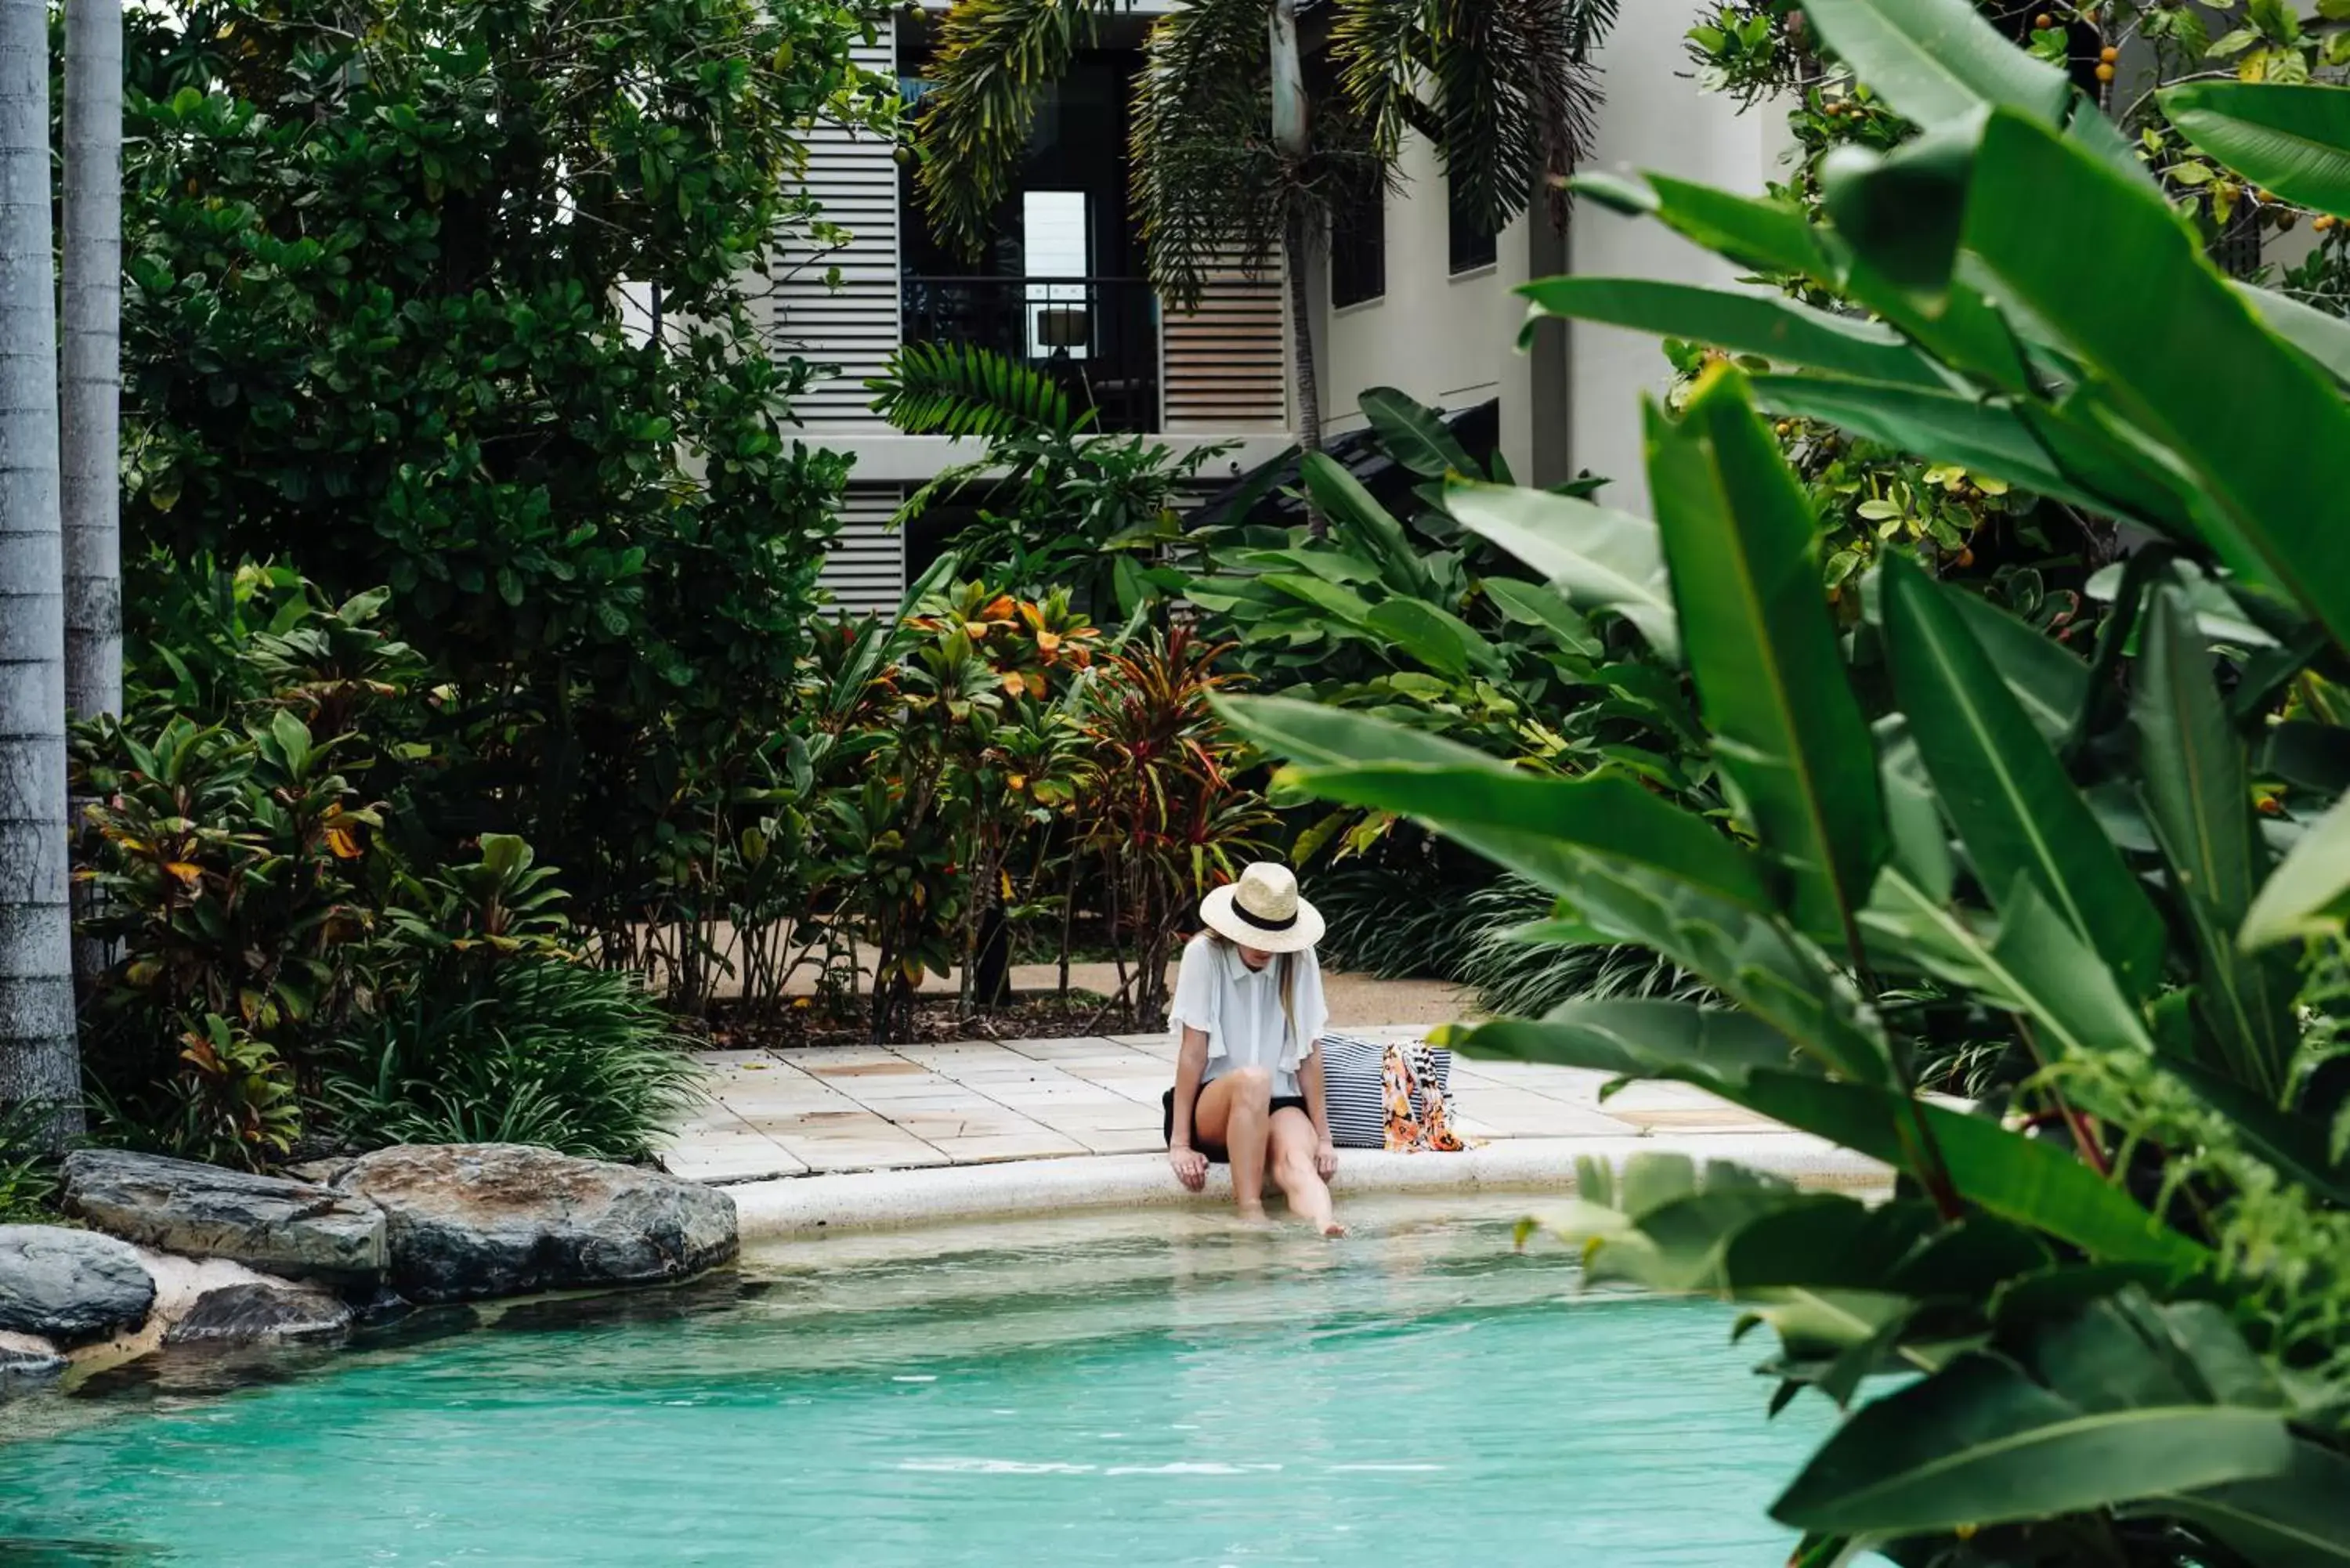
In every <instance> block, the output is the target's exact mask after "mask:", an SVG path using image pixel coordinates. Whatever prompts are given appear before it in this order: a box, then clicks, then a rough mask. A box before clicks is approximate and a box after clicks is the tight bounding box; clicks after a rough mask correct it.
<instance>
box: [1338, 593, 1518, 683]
mask: <svg viewBox="0 0 2350 1568" xmlns="http://www.w3.org/2000/svg"><path fill="white" fill-rule="evenodd" d="M1365 624H1366V625H1367V626H1368V627H1369V628H1371V629H1372V630H1374V631H1378V632H1381V633H1383V634H1385V635H1386V636H1388V637H1390V638H1393V639H1395V641H1396V643H1397V644H1398V646H1399V647H1400V648H1402V649H1403V650H1404V651H1405V652H1407V653H1409V654H1410V655H1411V656H1412V657H1413V658H1414V659H1419V661H1420V662H1421V663H1422V664H1425V665H1427V666H1428V667H1429V668H1430V670H1442V671H1443V672H1444V673H1445V674H1447V675H1452V676H1461V677H1465V676H1466V675H1468V673H1469V671H1470V668H1471V666H1472V665H1473V666H1475V667H1476V668H1477V669H1479V670H1484V671H1486V672H1487V673H1488V674H1494V673H1498V672H1499V671H1500V670H1501V669H1502V656H1501V653H1500V652H1499V651H1498V650H1497V649H1495V648H1494V647H1493V645H1492V643H1490V642H1488V641H1486V640H1485V639H1484V637H1483V636H1482V634H1481V633H1480V632H1479V631H1478V630H1477V628H1474V627H1472V626H1471V625H1470V624H1469V623H1468V622H1467V621H1464V620H1462V619H1461V618H1460V617H1459V616H1456V615H1454V614H1452V613H1451V611H1449V610H1445V609H1440V608H1439V607H1436V606H1434V605H1431V604H1429V603H1427V602H1425V601H1424V600H1420V599H1407V598H1394V599H1388V600H1387V601H1385V602H1384V603H1381V604H1378V605H1374V606H1373V607H1371V613H1370V615H1369V617H1368V618H1367V621H1366V622H1365Z"/></svg>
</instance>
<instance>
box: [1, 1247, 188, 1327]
mask: <svg viewBox="0 0 2350 1568" xmlns="http://www.w3.org/2000/svg"><path fill="white" fill-rule="evenodd" d="M154 1304H155V1282H154V1280H153V1278H152V1277H151V1276H150V1275H149V1274H148V1272H147V1269H146V1265H144V1264H143V1263H141V1262H140V1261H139V1252H138V1250H137V1249H136V1248H133V1247H131V1246H130V1245H128V1244H127V1243H125V1242H121V1241H116V1240H115V1239H114V1238H113V1237H111V1236H101V1235H99V1234H98V1233H97V1232H96V1231H69V1230H67V1229H66V1228H65V1227H64V1226H61V1225H0V1331H7V1332H12V1333H16V1334H37V1335H39V1336H40V1337H41V1338H43V1339H52V1340H56V1341H57V1342H58V1343H60V1344H63V1345H78V1344H80V1343H82V1342H83V1341H85V1340H91V1339H101V1338H104V1337H105V1336H106V1335H108V1334H113V1333H116V1332H117V1331H119V1330H121V1329H125V1328H130V1327H134V1326H136V1325H137V1324H140V1323H141V1322H143V1321H144V1320H145V1319H146V1316H147V1309H148V1308H149V1307H151V1306H152V1305H154Z"/></svg>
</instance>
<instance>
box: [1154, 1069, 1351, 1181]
mask: <svg viewBox="0 0 2350 1568" xmlns="http://www.w3.org/2000/svg"><path fill="white" fill-rule="evenodd" d="M1200 1086H1201V1088H1203V1089H1204V1088H1206V1087H1207V1085H1205V1084H1202V1085H1200ZM1159 1105H1160V1106H1162V1107H1164V1109H1165V1111H1166V1113H1167V1114H1166V1116H1165V1117H1164V1119H1162V1120H1161V1121H1160V1123H1159V1141H1161V1142H1162V1143H1165V1144H1166V1145H1168V1147H1174V1143H1175V1091H1174V1090H1172V1089H1170V1090H1168V1091H1167V1092H1166V1093H1165V1094H1163V1095H1161V1096H1159ZM1283 1109H1288V1110H1297V1111H1305V1109H1306V1107H1305V1096H1303V1095H1281V1096H1276V1097H1275V1098H1274V1102H1273V1104H1272V1105H1271V1106H1268V1107H1267V1109H1266V1114H1267V1115H1270V1114H1272V1112H1274V1111H1278V1110H1283ZM1306 1114H1307V1115H1308V1116H1311V1115H1313V1113H1312V1112H1311V1111H1306ZM1191 1147H1193V1148H1196V1149H1198V1150H1199V1151H1200V1152H1201V1154H1204V1155H1206V1156H1207V1157H1208V1163H1209V1164H1210V1165H1222V1164H1223V1163H1225V1160H1224V1154H1225V1149H1224V1146H1223V1145H1222V1144H1220V1143H1212V1142H1211V1141H1209V1140H1208V1139H1206V1138H1203V1137H1201V1136H1200V1135H1199V1133H1198V1132H1196V1131H1194V1132H1193V1133H1192V1134H1191Z"/></svg>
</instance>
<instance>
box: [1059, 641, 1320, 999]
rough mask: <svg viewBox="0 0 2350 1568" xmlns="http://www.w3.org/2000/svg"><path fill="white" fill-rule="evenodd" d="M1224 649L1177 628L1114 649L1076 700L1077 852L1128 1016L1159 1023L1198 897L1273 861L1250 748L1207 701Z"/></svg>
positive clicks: (1218, 680) (1226, 679) (1269, 821)
mask: <svg viewBox="0 0 2350 1568" xmlns="http://www.w3.org/2000/svg"><path fill="white" fill-rule="evenodd" d="M1227 651H1228V649H1226V648H1225V647H1224V646H1223V645H1222V644H1218V643H1212V642H1210V641H1208V640H1206V639H1204V638H1201V637H1200V636H1198V635H1196V634H1195V633H1194V632H1193V631H1192V629H1191V628H1189V627H1185V626H1178V627H1176V628H1174V629H1172V630H1171V631H1168V632H1165V633H1163V634H1159V635H1155V636H1153V637H1151V638H1150V639H1149V640H1147V641H1144V642H1141V643H1139V644H1138V645H1135V646H1132V647H1129V648H1128V649H1123V650H1119V651H1116V652H1112V653H1110V654H1108V655H1107V656H1106V657H1105V659H1103V661H1102V664H1103V668H1102V672H1101V678H1100V679H1099V680H1097V682H1095V683H1093V684H1091V685H1089V686H1088V687H1087V689H1086V690H1085V691H1084V694H1083V696H1082V698H1081V707H1080V712H1079V717H1078V725H1079V728H1080V730H1081V732H1082V733H1083V734H1084V736H1085V740H1086V746H1087V758H1088V766H1087V772H1086V774H1085V780H1084V783H1083V784H1082V785H1081V787H1080V790H1079V794H1078V795H1077V800H1076V822H1077V824H1078V837H1077V846H1078V848H1079V850H1080V852H1081V853H1083V854H1084V855H1086V856H1087V857H1091V858H1093V859H1094V860H1095V861H1097V863H1098V864H1099V865H1100V866H1101V867H1102V871H1103V884H1104V887H1105V888H1106V889H1107V905H1108V917H1109V924H1110V929H1111V930H1112V932H1113V933H1114V934H1116V935H1117V937H1118V941H1119V959H1120V967H1121V969H1122V970H1123V971H1125V972H1126V973H1127V974H1128V977H1129V978H1128V981H1127V985H1128V997H1127V999H1126V1000H1127V1001H1128V1012H1129V1016H1131V1017H1133V1018H1135V1019H1136V1020H1138V1021H1139V1022H1140V1026H1142V1027H1148V1028H1155V1027H1158V1026H1159V1024H1160V1023H1163V1021H1164V1019H1165V1017H1166V1007H1167V1001H1168V996H1167V991H1166V985H1167V965H1168V962H1169V961H1170V959H1171V958H1172V957H1173V956H1174V950H1175V944H1176V939H1177V937H1178V936H1179V935H1180V933H1181V932H1182V931H1183V930H1184V929H1185V928H1186V925H1187V923H1188V922H1189V921H1190V920H1191V915H1192V911H1193V910H1194V909H1196V908H1197V907H1198V904H1199V901H1200V898H1201V897H1202V896H1203V895H1204V894H1206V893H1207V892H1208V891H1209V890H1210V889H1211V888H1215V887H1217V886H1219V885H1220V884H1222V883H1224V882H1227V881H1230V880H1231V879H1232V878H1233V877H1237V876H1238V875H1239V874H1240V869H1241V867H1243V865H1245V864H1247V863H1248V862H1249V861H1251V860H1255V859H1262V858H1264V857H1267V856H1268V855H1269V854H1270V853H1271V848H1270V846H1269V844H1268V843H1267V837H1266V836H1267V832H1268V830H1269V829H1270V828H1271V827H1272V826H1273V824H1274V816H1273V813H1272V812H1271V811H1270V810H1269V809H1268V808H1267V807H1266V805H1265V803H1264V800H1263V796H1261V795H1259V794H1257V793H1256V792H1255V791H1254V790H1253V789H1250V788H1248V787H1246V786H1245V785H1244V784H1243V783H1242V781H1241V779H1240V777H1239V774H1240V772H1241V766H1242V763H1243V761H1244V760H1245V759H1246V757H1247V749H1246V747H1245V746H1243V743H1242V742H1240V740H1239V739H1238V737H1236V736H1234V735H1232V734H1231V733H1230V732H1228V731H1226V730H1225V729H1224V727H1223V726H1222V723H1221V722H1218V720H1217V718H1216V716H1215V714H1214V712H1213V711H1211V707H1210V702H1211V699H1212V697H1213V696H1214V694H1215V693H1216V692H1217V691H1220V690H1222V689H1223V688H1224V687H1226V686H1228V685H1230V684H1231V682H1232V678H1231V677H1230V676H1228V675H1226V674H1224V673H1223V672H1222V671H1220V670H1218V669H1217V668H1216V666H1217V664H1218V662H1219V660H1220V659H1222V656H1223V655H1224V654H1225V653H1226V652H1227Z"/></svg>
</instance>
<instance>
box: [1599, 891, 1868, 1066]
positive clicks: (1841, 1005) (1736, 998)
mask: <svg viewBox="0 0 2350 1568" xmlns="http://www.w3.org/2000/svg"><path fill="white" fill-rule="evenodd" d="M1566 897H1567V901H1568V903H1569V904H1570V905H1571V906H1572V909H1573V912H1574V913H1575V915H1577V916H1579V917H1580V918H1581V920H1582V922H1583V925H1584V926H1585V927H1586V928H1587V929H1589V930H1591V931H1595V932H1597V933H1599V934H1600V935H1601V936H1602V937H1603V938H1604V939H1605V940H1610V941H1617V942H1631V943H1635V944H1638V946H1641V947H1645V948H1648V949H1650V950H1653V951H1655V952H1658V953H1660V954H1662V955H1663V956H1665V957H1666V958H1669V959H1670V960H1672V961H1673V962H1675V963H1677V964H1679V966H1680V967H1681V968H1683V969H1685V970H1688V971H1690V972H1691V973H1693V974H1699V975H1702V976H1704V977H1705V979H1706V980H1708V981H1711V983H1712V984H1713V986H1714V987H1715V989H1717V990H1718V991H1720V992H1721V994H1722V995H1723V996H1725V997H1727V998H1728V999H1730V1000H1731V1002H1735V1003H1736V1004H1737V1005H1738V1006H1740V1007H1742V1008H1743V1009H1745V1010H1746V1011H1747V1012H1751V1013H1752V1014H1753V1015H1754V1016H1755V1017H1757V1018H1760V1019H1762V1020H1763V1021H1764V1022H1765V1023H1769V1024H1770V1025H1771V1026H1772V1027H1773V1029H1776V1030H1777V1031H1778V1032H1779V1033H1781V1034H1783V1035H1784V1036H1785V1037H1786V1038H1787V1040H1788V1041H1789V1042H1790V1044H1793V1045H1794V1046H1796V1047H1797V1048H1799V1049H1801V1050H1803V1051H1804V1052H1805V1053H1806V1054H1809V1055H1811V1056H1812V1057H1814V1059H1815V1060H1817V1061H1818V1062H1820V1063H1821V1064H1823V1065H1825V1066H1827V1067H1830V1068H1832V1069H1834V1070H1835V1071H1836V1072H1838V1073H1841V1074H1843V1075H1846V1076H1847V1077H1849V1078H1853V1079H1856V1080H1861V1081H1866V1082H1871V1083H1883V1082H1885V1081H1887V1078H1888V1077H1889V1075H1890V1064H1891V1057H1890V1054H1889V1052H1888V1047H1887V1041H1886V1039H1885V1034H1884V1031H1883V1028H1882V1027H1881V1026H1880V1025H1879V1024H1878V1023H1877V1019H1876V1018H1875V1016H1874V1015H1873V1014H1872V1013H1870V1012H1867V1011H1866V1009H1865V1008H1863V1007H1862V1005H1861V1004H1860V1001H1859V997H1858V994H1857V992H1856V991H1855V989H1854V987H1853V985H1852V981H1851V980H1850V977H1849V976H1847V975H1846V973H1845V972H1844V971H1843V970H1841V969H1840V968H1838V967H1837V966H1836V965H1835V964H1834V963H1832V962H1831V961H1829V960H1828V958H1827V957H1826V955H1825V954H1824V953H1823V952H1821V951H1820V950H1819V949H1818V948H1817V947H1815V946H1814V945H1813V944H1812V943H1811V942H1809V941H1807V940H1804V938H1802V937H1801V936H1799V935H1797V934H1796V933H1795V932H1794V931H1792V930H1790V929H1787V927H1786V926H1784V925H1783V924H1782V923H1781V922H1780V921H1779V920H1777V919H1773V918H1770V917H1767V916H1764V915H1760V914H1757V913H1755V912H1754V911H1753V910H1752V909H1748V908H1745V907H1744V906H1742V905H1739V904H1736V903H1732V902H1731V901H1730V900H1729V899H1727V898H1721V897H1720V896H1718V895H1716V894H1713V893H1711V892H1709V891H1706V890H1705V889H1702V888H1696V887H1693V886H1691V885H1690V884H1689V883H1687V882H1683V881H1677V880H1672V879H1669V878H1667V877H1662V876H1659V875H1658V874H1655V873H1652V872H1649V871H1647V870H1645V869H1643V868H1641V867H1631V866H1622V865H1618V864H1617V863H1614V862H1610V861H1606V860H1602V859H1599V858H1597V857H1586V865H1585V867H1583V871H1582V882H1581V886H1580V887H1578V888H1576V890H1575V892H1574V893H1573V894H1571V895H1567V896H1566Z"/></svg>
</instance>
